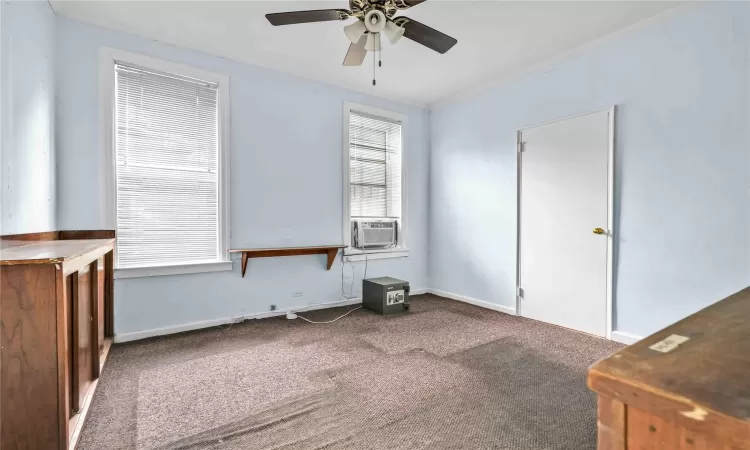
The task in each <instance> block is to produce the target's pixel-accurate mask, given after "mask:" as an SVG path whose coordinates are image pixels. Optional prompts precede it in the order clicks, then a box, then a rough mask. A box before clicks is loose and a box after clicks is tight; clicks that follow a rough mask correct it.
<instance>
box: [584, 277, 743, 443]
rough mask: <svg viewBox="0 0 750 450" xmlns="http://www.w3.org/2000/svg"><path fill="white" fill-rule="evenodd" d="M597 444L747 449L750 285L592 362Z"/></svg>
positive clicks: (590, 383) (590, 373)
mask: <svg viewBox="0 0 750 450" xmlns="http://www.w3.org/2000/svg"><path fill="white" fill-rule="evenodd" d="M588 385H589V388H591V389H592V390H593V391H595V392H596V393H597V394H598V395H599V420H598V426H599V432H598V442H599V444H598V445H599V450H615V449H616V450H625V449H628V450H634V449H638V450H641V449H654V450H656V449H659V450H677V449H691V450H699V449H700V450H709V449H710V450H713V449H722V450H740V449H741V450H746V449H750V288H747V289H745V290H743V291H740V292H738V293H736V294H734V295H732V296H731V297H729V298H726V299H724V300H722V301H720V302H718V303H716V304H714V305H712V306H709V307H708V308H706V309H704V310H702V311H699V312H697V313H695V314H693V315H692V316H690V317H688V318H686V319H684V320H681V321H680V322H677V323H675V324H674V325H671V326H669V327H667V328H665V329H664V330H662V331H660V332H658V333H656V334H653V335H651V336H649V337H647V338H645V339H643V340H641V341H639V342H637V343H635V344H633V345H631V346H629V347H626V348H624V349H623V350H621V351H619V352H617V353H615V354H614V355H612V356H610V357H608V358H606V359H604V360H602V361H599V362H598V363H596V364H594V365H593V366H592V367H591V369H589V373H588Z"/></svg>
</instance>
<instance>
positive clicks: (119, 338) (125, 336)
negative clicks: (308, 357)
mask: <svg viewBox="0 0 750 450" xmlns="http://www.w3.org/2000/svg"><path fill="white" fill-rule="evenodd" d="M359 303H362V299H361V298H352V299H347V300H341V301H336V302H328V303H319V304H317V305H308V306H299V307H292V308H286V309H284V310H278V311H268V312H264V313H258V314H251V315H249V316H237V317H223V318H221V319H213V320H201V321H199V322H189V323H183V324H180V325H173V326H170V327H164V328H154V329H151V330H142V331H132V332H129V333H117V334H115V338H114V342H116V343H120V342H130V341H137V340H140V339H146V338H150V337H156V336H166V335H168V334H175V333H182V332H185V331H193V330H200V329H202V328H210V327H217V326H220V325H228V324H230V323H238V322H244V321H245V320H250V319H265V318H267V317H277V316H283V315H286V313H287V311H294V312H304V311H313V310H316V309H325V308H336V307H339V306H348V305H357V304H359Z"/></svg>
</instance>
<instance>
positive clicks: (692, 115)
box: [430, 2, 750, 335]
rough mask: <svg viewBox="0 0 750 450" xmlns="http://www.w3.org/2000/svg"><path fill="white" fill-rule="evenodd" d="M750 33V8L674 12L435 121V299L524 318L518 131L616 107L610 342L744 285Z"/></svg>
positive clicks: (749, 210)
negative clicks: (518, 288)
mask: <svg viewBox="0 0 750 450" xmlns="http://www.w3.org/2000/svg"><path fill="white" fill-rule="evenodd" d="M749 29H750V4H747V3H744V2H729V3H712V4H706V5H701V6H697V7H692V8H688V9H684V10H680V11H677V12H675V13H674V15H673V16H671V17H668V18H666V19H664V20H660V21H657V22H655V23H651V24H648V25H646V26H644V27H641V28H639V29H634V30H631V31H629V32H627V33H625V34H623V35H620V36H617V37H615V38H613V40H611V41H610V42H608V43H605V44H602V45H601V46H599V47H597V48H595V49H591V50H589V51H587V52H585V53H583V54H580V55H578V56H575V57H571V58H569V59H568V60H566V61H564V62H561V63H559V64H556V65H555V66H554V67H551V68H548V69H547V70H539V71H538V72H537V73H533V74H530V75H528V76H525V77H521V78H519V79H516V80H515V81H512V82H509V83H507V84H505V85H502V86H499V87H496V88H493V89H490V90H487V91H485V92H482V93H481V94H478V95H475V96H473V97H471V98H467V99H464V100H463V101H460V102H458V103H454V104H452V105H446V106H443V107H440V108H437V110H435V111H433V112H432V114H431V146H432V154H431V205H432V207H431V218H430V219H431V220H430V225H431V228H430V229H431V266H430V274H431V287H434V288H437V289H441V290H445V291H449V292H453V293H456V294H460V295H464V296H468V297H472V298H476V299H480V300H485V301H488V302H492V303H495V304H498V305H505V306H509V307H514V306H515V277H516V269H515V267H516V266H515V251H516V239H515V236H516V153H515V138H516V130H517V129H521V128H524V127H526V126H529V125H533V124H537V123H542V122H545V121H549V120H553V119H557V118H563V117H566V116H571V115H574V114H579V113H585V112H589V111H595V110H599V109H602V108H606V107H609V106H611V105H617V107H618V116H617V122H616V138H617V144H616V149H615V151H616V156H615V172H616V173H615V177H616V186H615V191H616V192H615V207H616V218H615V225H616V235H615V236H616V258H617V259H616V279H615V310H616V326H615V329H616V330H620V331H623V332H628V333H632V334H635V335H646V334H649V333H651V332H654V331H656V330H658V329H660V328H662V327H663V326H666V325H667V324H670V323H672V322H674V321H676V320H678V319H680V318H682V317H684V316H686V315H688V314H690V313H692V312H695V311H696V310H698V309H700V308H702V307H704V306H706V305H708V304H710V303H711V302H713V301H715V300H718V299H720V298H723V297H724V296H726V295H728V294H731V293H733V292H735V291H738V290H740V289H742V288H744V287H746V286H747V285H748V284H750V201H749V199H748V193H749V192H750V189H749V188H750V113H749V111H748V110H749V108H750V102H749V101H748V99H750V92H749V88H750V70H749V67H748V66H749V62H748V54H749V51H750V50H749V48H748V46H749V45H750V44H749V43H750V31H749ZM550 226H554V224H553V223H551V224H550Z"/></svg>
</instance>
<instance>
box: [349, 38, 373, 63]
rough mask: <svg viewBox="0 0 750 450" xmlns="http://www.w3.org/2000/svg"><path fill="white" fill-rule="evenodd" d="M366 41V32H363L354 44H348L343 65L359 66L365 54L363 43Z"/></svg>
mask: <svg viewBox="0 0 750 450" xmlns="http://www.w3.org/2000/svg"><path fill="white" fill-rule="evenodd" d="M366 43H367V34H363V35H362V37H361V38H359V41H358V42H357V43H356V44H349V51H347V52H346V56H345V57H344V65H345V66H361V65H362V63H363V62H364V61H365V56H367V50H365V44H366Z"/></svg>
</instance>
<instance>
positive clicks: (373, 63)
mask: <svg viewBox="0 0 750 450" xmlns="http://www.w3.org/2000/svg"><path fill="white" fill-rule="evenodd" d="M372 85H373V86H375V52H372Z"/></svg>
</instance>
